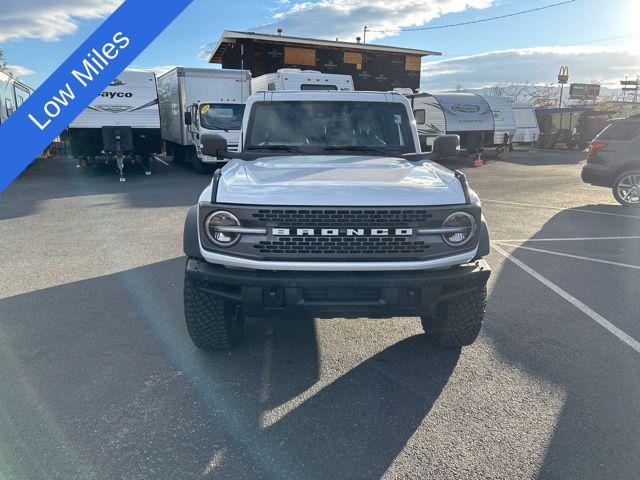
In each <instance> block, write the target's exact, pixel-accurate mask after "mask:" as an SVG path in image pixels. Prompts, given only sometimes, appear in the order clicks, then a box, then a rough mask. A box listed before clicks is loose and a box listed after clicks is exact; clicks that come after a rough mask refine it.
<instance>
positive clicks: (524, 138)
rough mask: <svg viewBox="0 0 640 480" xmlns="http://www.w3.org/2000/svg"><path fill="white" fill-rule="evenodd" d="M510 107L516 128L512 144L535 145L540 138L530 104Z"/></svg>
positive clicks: (534, 113) (517, 104) (518, 104)
mask: <svg viewBox="0 0 640 480" xmlns="http://www.w3.org/2000/svg"><path fill="white" fill-rule="evenodd" d="M511 106H512V108H513V114H514V116H515V119H516V127H517V129H516V134H515V136H514V137H513V140H512V142H513V143H515V144H518V145H532V144H535V143H536V142H537V141H538V138H540V127H539V126H538V119H537V117H536V112H535V111H534V110H533V107H532V106H531V104H530V103H513V104H511Z"/></svg>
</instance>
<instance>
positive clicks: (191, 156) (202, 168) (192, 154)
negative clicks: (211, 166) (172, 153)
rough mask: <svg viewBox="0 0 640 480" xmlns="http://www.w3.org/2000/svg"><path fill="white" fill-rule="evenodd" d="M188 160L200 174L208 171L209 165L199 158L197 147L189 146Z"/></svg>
mask: <svg viewBox="0 0 640 480" xmlns="http://www.w3.org/2000/svg"><path fill="white" fill-rule="evenodd" d="M187 161H188V162H189V163H190V164H191V166H192V167H193V169H194V170H195V171H196V172H197V173H198V174H200V175H202V174H203V173H207V172H208V168H207V166H206V165H205V164H204V163H202V161H201V160H200V159H199V158H198V153H197V152H196V149H195V148H189V149H188V150H187Z"/></svg>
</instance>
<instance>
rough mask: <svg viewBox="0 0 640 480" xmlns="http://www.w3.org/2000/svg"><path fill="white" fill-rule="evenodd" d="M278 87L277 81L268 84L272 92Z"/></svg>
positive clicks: (268, 88)
mask: <svg viewBox="0 0 640 480" xmlns="http://www.w3.org/2000/svg"><path fill="white" fill-rule="evenodd" d="M275 89H276V84H275V82H271V83H269V84H268V85H267V90H268V91H270V92H273V91H274V90H275Z"/></svg>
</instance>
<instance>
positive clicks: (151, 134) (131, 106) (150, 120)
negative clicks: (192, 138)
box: [67, 70, 162, 182]
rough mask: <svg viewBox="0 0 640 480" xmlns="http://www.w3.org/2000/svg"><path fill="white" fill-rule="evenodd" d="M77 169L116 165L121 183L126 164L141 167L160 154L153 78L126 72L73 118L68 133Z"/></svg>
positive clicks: (153, 75) (152, 76) (146, 166)
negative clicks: (90, 166) (100, 164)
mask: <svg viewBox="0 0 640 480" xmlns="http://www.w3.org/2000/svg"><path fill="white" fill-rule="evenodd" d="M67 138H68V141H69V147H70V149H71V154H72V155H73V156H74V157H75V158H77V159H78V165H79V166H81V167H86V166H87V165H90V164H93V163H101V162H104V163H112V162H115V163H116V165H117V169H118V172H119V176H120V181H121V182H124V181H125V177H124V164H125V162H131V163H141V164H142V166H143V167H144V169H145V173H146V174H147V175H149V174H150V173H151V172H150V170H149V164H150V160H151V159H152V158H153V157H154V156H155V155H157V154H159V153H160V152H161V150H162V140H161V138H160V116H159V112H158V92H157V89H156V77H155V74H154V73H152V72H141V71H135V70H125V71H124V72H122V73H121V74H120V75H119V76H118V77H117V78H116V79H114V80H113V81H112V82H111V84H110V85H109V86H108V87H107V88H106V89H105V90H104V91H103V92H102V93H101V94H100V95H98V97H97V98H96V99H95V100H94V101H93V102H91V104H89V106H88V107H87V108H86V109H85V110H84V111H83V112H82V113H81V114H80V115H79V116H78V118H76V119H75V120H74V121H73V122H72V123H71V124H70V125H69V129H68V131H67Z"/></svg>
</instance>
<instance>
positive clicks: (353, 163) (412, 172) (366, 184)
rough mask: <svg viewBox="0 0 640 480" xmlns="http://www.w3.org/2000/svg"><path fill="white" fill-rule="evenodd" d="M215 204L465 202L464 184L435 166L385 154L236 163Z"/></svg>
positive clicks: (220, 185)
mask: <svg viewBox="0 0 640 480" xmlns="http://www.w3.org/2000/svg"><path fill="white" fill-rule="evenodd" d="M216 201H217V202H219V203H235V204H245V205H295V206H420V205H454V204H463V203H465V197H464V191H463V189H462V185H461V184H460V182H459V180H458V179H457V178H456V177H455V175H454V173H453V172H451V171H450V170H448V169H446V168H444V167H442V166H440V165H438V164H435V163H432V162H428V161H425V162H419V163H412V162H409V161H407V160H404V159H402V158H396V157H380V156H345V155H326V156H325V155H308V156H274V157H264V158H261V159H257V160H254V161H245V160H237V159H235V160H232V161H230V162H229V163H228V164H227V165H226V166H225V167H224V168H223V169H222V175H221V178H220V182H219V183H218V190H217V196H216Z"/></svg>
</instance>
